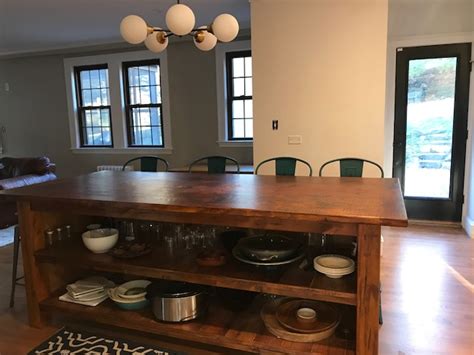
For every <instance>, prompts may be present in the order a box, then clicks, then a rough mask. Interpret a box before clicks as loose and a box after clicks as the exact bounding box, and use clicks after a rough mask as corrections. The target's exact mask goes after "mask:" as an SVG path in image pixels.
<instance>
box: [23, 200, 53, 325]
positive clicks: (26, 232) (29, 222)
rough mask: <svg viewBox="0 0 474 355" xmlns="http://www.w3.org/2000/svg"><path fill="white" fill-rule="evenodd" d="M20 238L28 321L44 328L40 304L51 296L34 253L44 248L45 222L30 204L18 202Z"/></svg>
mask: <svg viewBox="0 0 474 355" xmlns="http://www.w3.org/2000/svg"><path fill="white" fill-rule="evenodd" d="M17 209H18V218H19V221H20V238H21V247H22V249H21V250H22V257H23V272H24V274H25V288H26V305H27V309H28V319H29V323H30V325H31V326H32V327H37V328H40V327H43V326H44V325H45V319H44V317H43V316H42V314H41V311H40V308H39V302H40V301H42V300H44V299H46V298H47V297H48V296H49V291H48V286H47V281H46V279H45V277H44V275H43V274H42V273H41V271H40V269H39V268H38V265H37V264H36V262H35V256H34V253H35V251H36V250H38V249H41V248H43V247H44V237H43V221H42V220H41V216H40V214H39V213H38V212H35V211H32V210H31V206H30V203H29V202H18V203H17Z"/></svg>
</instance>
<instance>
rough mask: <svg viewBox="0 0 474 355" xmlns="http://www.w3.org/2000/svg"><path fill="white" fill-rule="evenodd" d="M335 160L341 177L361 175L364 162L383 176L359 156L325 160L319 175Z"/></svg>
mask: <svg viewBox="0 0 474 355" xmlns="http://www.w3.org/2000/svg"><path fill="white" fill-rule="evenodd" d="M335 162H339V175H340V176H342V177H362V174H363V172H364V164H365V163H369V164H371V165H374V166H376V167H377V168H378V169H379V171H380V177H381V178H383V177H384V173H383V168H382V167H381V166H380V165H379V164H377V163H376V162H373V161H371V160H366V159H360V158H339V159H333V160H330V161H327V162H325V163H324V164H323V165H321V168H319V176H322V173H323V169H324V167H325V166H327V165H329V164H332V163H335ZM379 324H383V315H382V286H380V290H379Z"/></svg>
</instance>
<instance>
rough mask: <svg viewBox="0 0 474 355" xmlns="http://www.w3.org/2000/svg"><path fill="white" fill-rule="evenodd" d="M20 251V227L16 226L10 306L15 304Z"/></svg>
mask: <svg viewBox="0 0 474 355" xmlns="http://www.w3.org/2000/svg"><path fill="white" fill-rule="evenodd" d="M19 252H20V227H19V226H18V225H16V226H15V229H14V236H13V267H12V289H11V294H10V308H12V307H13V306H14V305H15V288H16V283H17V277H16V275H17V269H18V257H19Z"/></svg>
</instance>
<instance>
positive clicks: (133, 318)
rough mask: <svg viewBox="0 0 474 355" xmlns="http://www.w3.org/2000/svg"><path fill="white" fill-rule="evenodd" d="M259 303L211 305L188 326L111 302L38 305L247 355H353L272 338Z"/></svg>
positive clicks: (336, 345) (343, 344)
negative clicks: (250, 354)
mask: <svg viewBox="0 0 474 355" xmlns="http://www.w3.org/2000/svg"><path fill="white" fill-rule="evenodd" d="M261 304H262V303H261V299H260V300H259V299H257V300H256V302H254V303H253V304H252V306H251V307H250V309H249V310H246V311H244V312H234V311H231V310H228V309H226V308H225V307H223V306H222V305H220V304H219V303H218V301H217V300H216V301H214V299H212V300H211V302H210V307H209V309H208V312H207V313H206V315H204V316H203V317H201V318H199V319H196V320H193V321H191V322H187V323H180V324H175V323H163V322H159V321H156V320H155V318H154V316H153V314H152V311H151V308H150V307H148V308H147V309H145V310H142V311H139V312H132V311H123V310H120V309H118V308H117V307H116V306H115V305H114V304H113V303H112V302H111V301H110V300H107V301H105V302H104V303H102V304H101V305H99V306H97V307H86V306H81V305H76V304H72V303H66V302H61V301H59V300H58V298H57V295H55V296H53V297H50V298H48V299H46V300H44V301H43V302H41V303H40V308H41V310H42V311H45V312H48V313H51V314H59V315H62V316H65V317H73V318H74V319H81V320H84V321H94V322H97V323H100V324H103V325H109V326H115V327H120V328H126V329H132V330H137V331H141V332H146V333H149V334H156V335H162V336H170V337H173V338H178V339H183V340H190V341H197V342H200V343H205V344H211V345H217V346H221V347H226V348H230V349H236V350H242V351H248V352H256V353H262V352H266V351H267V352H278V353H279V354H282V353H286V354H295V355H296V354H309V353H311V354H333V355H337V354H341V355H342V354H345V355H347V354H354V353H355V351H354V349H355V347H354V342H353V341H349V340H345V339H341V338H338V337H337V336H336V335H333V336H332V337H330V338H328V339H325V340H324V341H322V342H318V343H296V342H290V341H286V340H281V339H278V338H276V337H274V336H273V335H271V334H270V333H269V332H268V331H267V330H266V328H265V325H264V324H263V322H262V320H261V319H260V315H259V311H260V307H261Z"/></svg>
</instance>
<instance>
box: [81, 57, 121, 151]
mask: <svg viewBox="0 0 474 355" xmlns="http://www.w3.org/2000/svg"><path fill="white" fill-rule="evenodd" d="M75 73H76V85H77V90H76V95H77V98H76V100H77V103H78V110H77V112H78V117H77V118H78V126H79V136H80V144H81V147H112V145H113V144H112V125H111V117H110V116H111V115H110V99H109V96H110V95H109V78H108V76H109V74H108V68H107V64H101V65H93V66H81V67H76V68H75Z"/></svg>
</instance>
